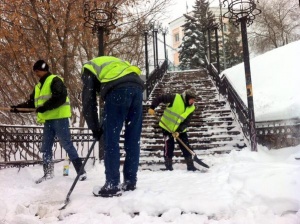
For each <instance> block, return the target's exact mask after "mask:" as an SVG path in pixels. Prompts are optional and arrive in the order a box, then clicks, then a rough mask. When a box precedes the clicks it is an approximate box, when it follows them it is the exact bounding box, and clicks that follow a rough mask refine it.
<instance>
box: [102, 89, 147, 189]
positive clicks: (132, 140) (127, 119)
mask: <svg viewBox="0 0 300 224" xmlns="http://www.w3.org/2000/svg"><path fill="white" fill-rule="evenodd" d="M142 93H143V90H142V89H141V88H138V87H120V88H117V89H114V90H112V91H111V92H109V93H108V94H107V95H106V98H105V106H104V120H103V125H104V133H103V134H104V165H105V176H106V184H109V185H111V186H117V185H118V184H119V183H120V171H119V169H120V148H119V141H120V133H121V130H122V127H123V124H124V125H125V132H124V139H125V140H124V149H125V152H126V157H125V162H124V167H123V176H124V182H125V181H126V182H127V181H128V182H130V183H136V181H137V171H138V166H139V158H140V137H141V131H142V120H143V106H142V100H143V96H142Z"/></svg>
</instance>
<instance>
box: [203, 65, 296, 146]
mask: <svg viewBox="0 0 300 224" xmlns="http://www.w3.org/2000/svg"><path fill="white" fill-rule="evenodd" d="M206 65H207V69H208V71H209V75H210V76H211V78H212V80H213V81H214V82H215V85H216V87H217V89H218V91H219V93H220V94H221V95H222V96H223V97H224V98H225V99H227V101H228V103H229V105H230V108H231V110H232V112H233V113H234V114H235V115H236V117H237V120H238V122H239V123H240V126H241V129H242V131H243V133H244V136H245V138H246V139H247V140H248V141H249V138H250V133H249V117H248V108H247V106H246V105H245V103H244V102H243V101H242V99H241V98H240V96H239V95H238V93H237V92H236V91H235V89H234V87H233V86H232V85H231V83H230V81H229V80H228V79H227V78H226V77H225V76H224V77H223V78H220V76H219V74H218V72H217V69H216V68H214V65H213V64H209V62H208V60H206ZM255 124H256V126H257V130H256V137H257V142H258V143H260V144H262V145H265V146H267V147H268V148H281V147H287V146H294V145H298V144H300V119H288V120H277V121H263V122H255Z"/></svg>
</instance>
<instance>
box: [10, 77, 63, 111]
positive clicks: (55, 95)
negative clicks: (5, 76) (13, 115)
mask: <svg viewBox="0 0 300 224" xmlns="http://www.w3.org/2000/svg"><path fill="white" fill-rule="evenodd" d="M50 75H51V73H50V72H48V73H47V74H46V75H44V76H43V77H42V78H40V80H39V82H40V83H41V88H42V86H43V84H44V83H45V81H46V79H47V78H48V77H49V76H50ZM50 88H51V92H52V96H51V98H50V99H49V100H47V101H46V102H45V103H44V105H43V106H41V107H42V108H43V109H42V110H43V111H47V110H53V109H55V108H58V107H60V106H61V105H63V104H64V103H65V102H66V99H67V95H68V92H67V88H66V86H65V84H64V83H63V81H62V80H61V79H60V78H58V77H55V78H54V79H53V80H52V83H51V87H50ZM34 94H35V89H33V92H32V93H31V94H30V96H29V99H28V100H27V101H26V102H23V103H20V104H18V105H17V106H16V107H18V108H35V105H34Z"/></svg>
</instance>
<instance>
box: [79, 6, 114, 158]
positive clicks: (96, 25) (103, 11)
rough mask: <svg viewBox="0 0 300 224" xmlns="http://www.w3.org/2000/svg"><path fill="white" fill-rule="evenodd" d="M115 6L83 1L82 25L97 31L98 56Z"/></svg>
mask: <svg viewBox="0 0 300 224" xmlns="http://www.w3.org/2000/svg"><path fill="white" fill-rule="evenodd" d="M116 14H117V7H116V6H114V5H111V4H110V3H109V2H106V3H104V2H100V3H99V4H98V5H97V2H96V1H94V8H92V9H91V8H90V5H89V3H87V2H85V3H84V21H85V22H84V26H86V27H88V28H92V33H93V34H95V33H97V37H98V56H104V32H105V33H106V34H107V35H108V34H109V31H110V30H112V29H115V28H116V26H115V24H116V23H117V19H116V18H115V17H116ZM102 104H103V103H102V102H101V98H99V120H100V122H102V121H103V119H102V116H101V114H102V113H101V108H103V107H101V105H102ZM102 145H103V142H102V143H101V142H100V143H99V160H102V159H103V158H104V151H103V148H102Z"/></svg>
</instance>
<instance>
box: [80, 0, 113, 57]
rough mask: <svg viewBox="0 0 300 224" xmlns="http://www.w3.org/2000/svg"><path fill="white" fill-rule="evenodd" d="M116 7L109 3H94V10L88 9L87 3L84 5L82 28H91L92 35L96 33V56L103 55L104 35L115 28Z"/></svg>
mask: <svg viewBox="0 0 300 224" xmlns="http://www.w3.org/2000/svg"><path fill="white" fill-rule="evenodd" d="M116 14H117V7H116V6H114V5H111V4H110V3H109V2H106V3H103V2H102V3H101V2H100V3H99V4H98V5H97V3H96V1H95V2H94V8H92V9H91V8H90V5H89V3H88V2H85V3H84V21H85V22H84V26H86V27H89V28H92V33H93V34H94V33H97V37H98V56H103V55H104V33H105V32H106V34H108V33H109V31H110V30H112V29H114V28H116V27H115V24H116V23H117V19H116V18H115V16H116Z"/></svg>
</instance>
